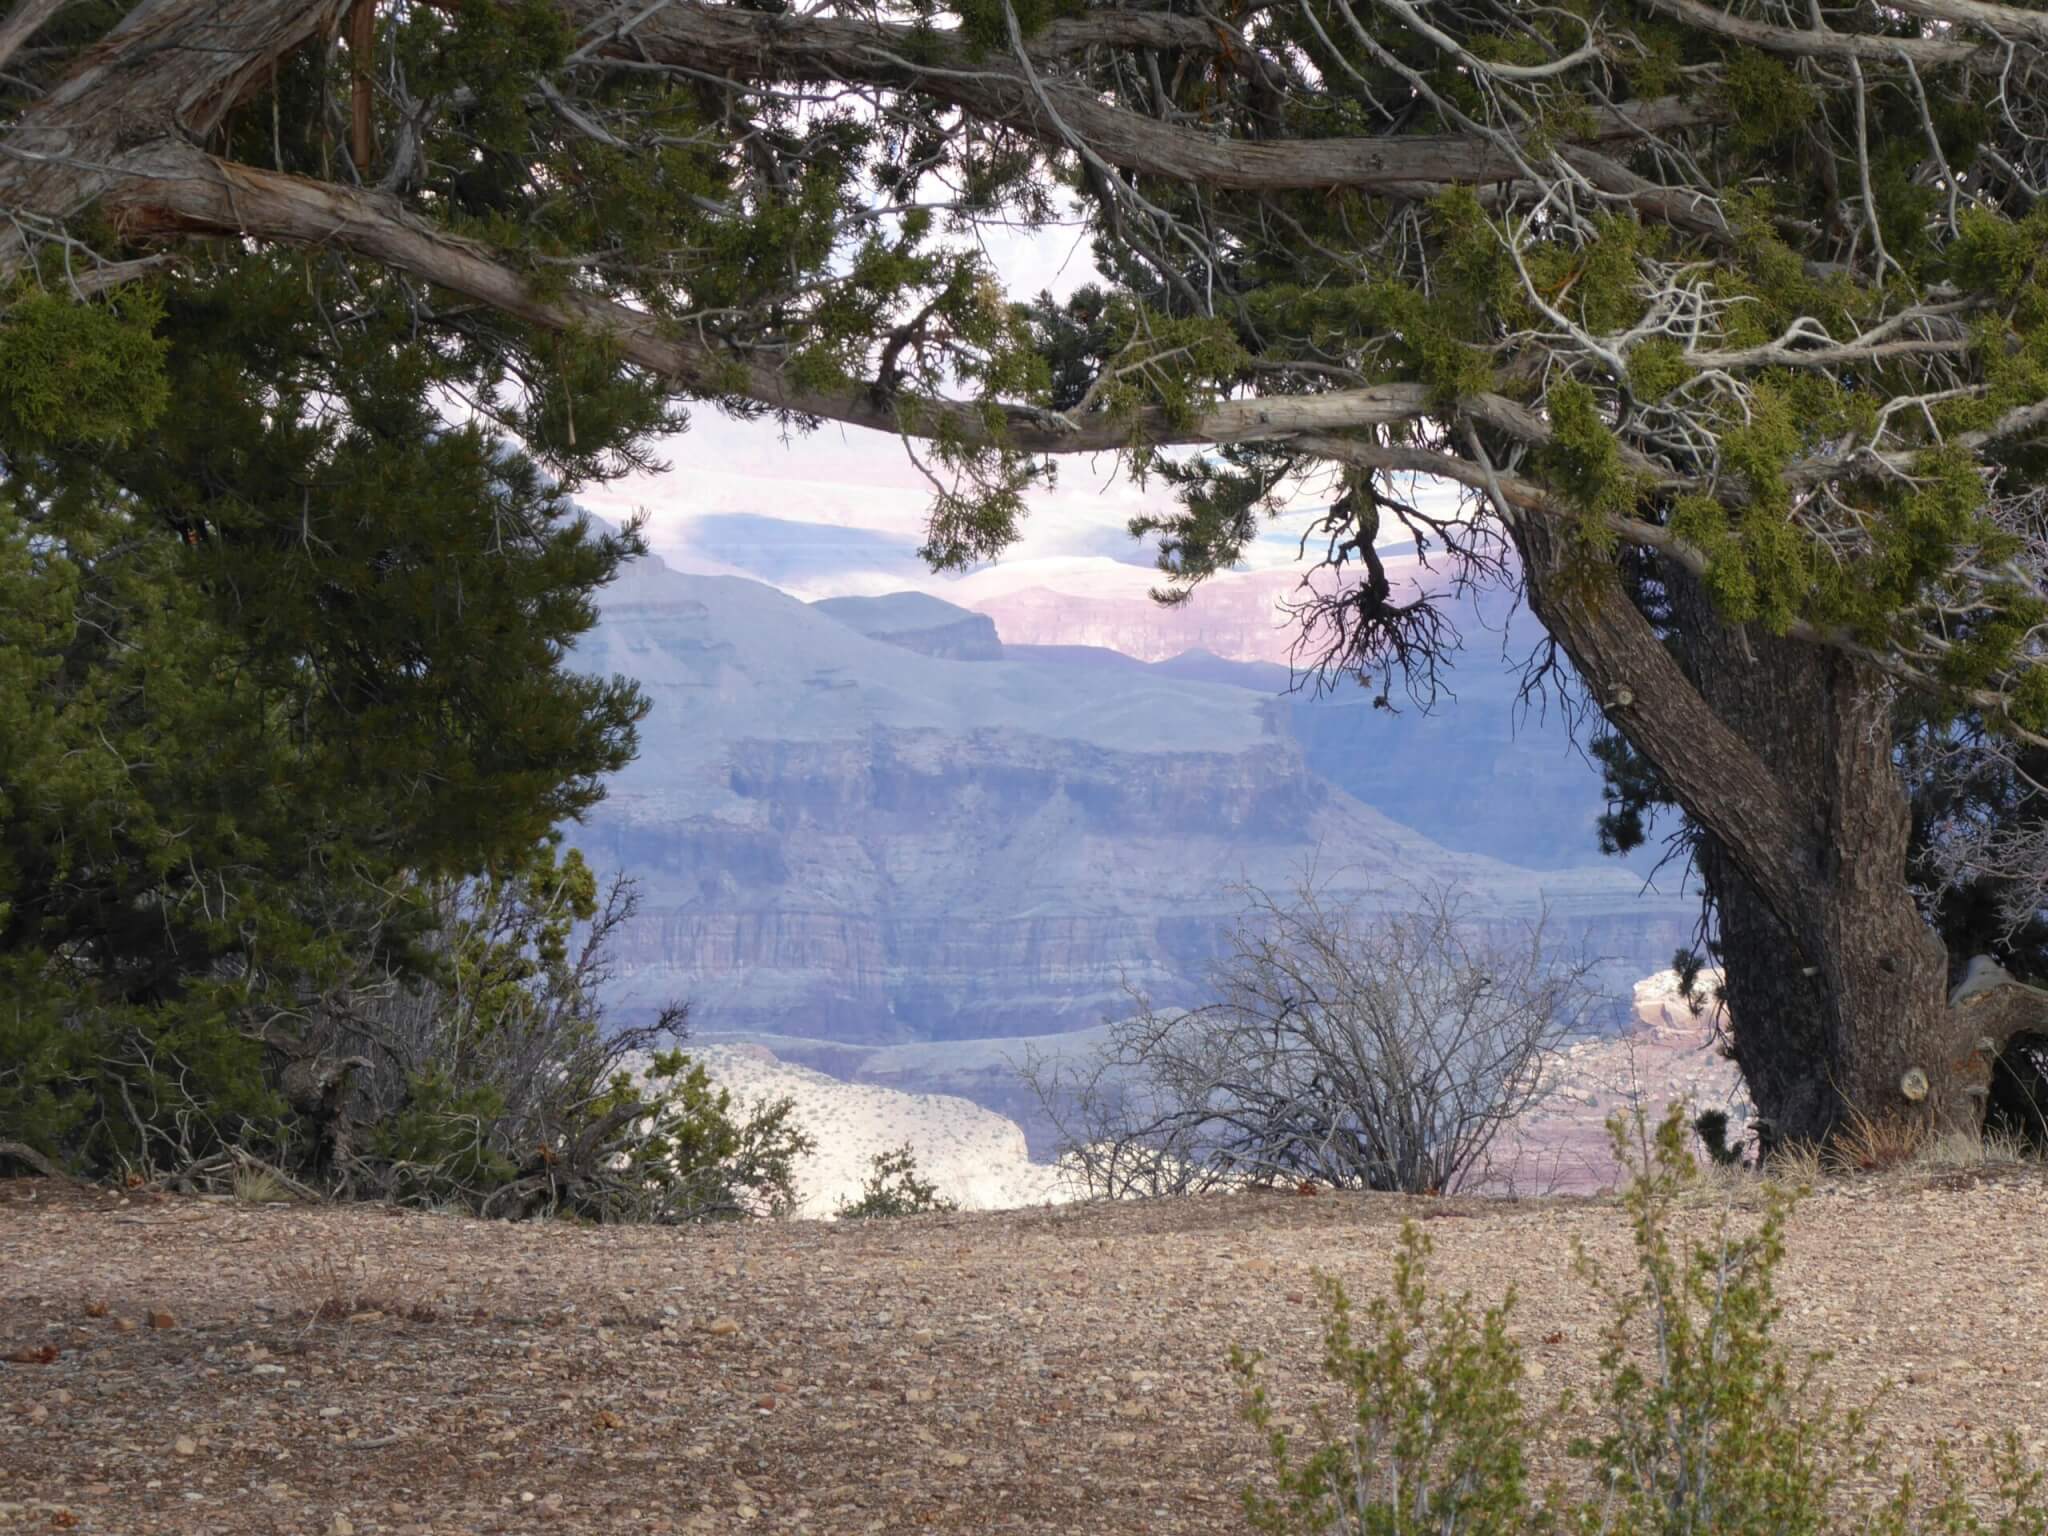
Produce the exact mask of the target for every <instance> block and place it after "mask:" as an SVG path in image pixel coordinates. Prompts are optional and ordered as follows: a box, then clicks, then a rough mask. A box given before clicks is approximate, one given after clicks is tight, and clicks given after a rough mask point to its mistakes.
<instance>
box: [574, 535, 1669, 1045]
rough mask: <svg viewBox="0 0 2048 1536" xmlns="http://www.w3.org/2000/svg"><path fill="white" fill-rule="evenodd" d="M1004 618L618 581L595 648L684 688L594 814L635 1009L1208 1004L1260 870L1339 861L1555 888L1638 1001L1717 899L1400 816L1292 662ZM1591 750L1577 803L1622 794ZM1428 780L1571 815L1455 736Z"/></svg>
mask: <svg viewBox="0 0 2048 1536" xmlns="http://www.w3.org/2000/svg"><path fill="white" fill-rule="evenodd" d="M985 625H986V621H985V620H984V619H982V618H981V617H980V616H979V615H975V614H970V613H967V612H966V611H965V610H962V609H959V608H956V607H953V606H952V605H949V604H946V603H943V602H940V601H938V600H937V599H934V598H929V597H924V596H921V595H918V594H899V595H896V596H891V597H888V598H881V599H863V600H835V601H833V602H829V603H825V604H818V605H806V604H804V603H801V602H798V601H796V600H795V599H793V598H790V597H787V596H785V595H784V594H782V593H780V592H777V591H776V590H774V589H773V588H770V587H766V586H763V585H761V584H759V583H755V582H751V581H746V580H742V579H737V578H732V577H697V576H685V575H682V574H679V573H676V572H673V571H670V570H668V569H666V568H665V567H663V566H662V565H661V563H660V562H659V561H658V560H648V561H645V562H642V563H641V564H640V565H638V566H637V567H636V568H634V569H633V570H632V571H631V572H629V573H628V574H627V575H626V576H625V577H624V578H623V579H622V580H621V581H620V582H619V583H618V585H617V586H616V587H614V588H613V589H612V590H611V591H610V592H609V593H608V594H607V601H606V603H605V608H604V617H603V620H602V622H601V623H600V625H599V626H598V628H597V629H596V630H595V631H594V632H593V633H592V634H591V635H590V636H589V637H588V638H587V640H586V642H585V643H584V644H583V645H582V646H581V647H579V652H578V660H579V662H580V663H581V664H582V665H583V666H585V667H586V668H588V669H589V670H592V671H598V672H605V673H611V672H622V673H626V674H628V675H630V676H633V677H636V678H638V679H639V680H640V681H641V683H642V684H643V686H644V687H645V688H646V690H647V692H648V694H649V696H650V698H651V699H652V700H653V703H654V712H653V714H652V715H651V717H650V718H649V719H648V720H647V722H646V723H645V725H644V727H643V732H642V742H643V745H642V751H641V757H640V760H639V761H638V762H637V763H635V764H634V765H633V766H632V767H631V768H630V769H628V770H627V771H626V772H625V773H624V774H622V775H620V776H619V778H618V779H617V780H616V781H615V782H614V783H613V786H612V789H611V797H610V799H609V800H608V801H607V802H606V803H605V804H604V805H602V806H600V807H599V808H598V810H597V811H596V812H595V813H594V815H593V816H592V818H591V820H590V821H589V823H588V824H587V825H585V826H583V827H580V828H577V829H574V830H573V833H572V836H573V839H574V841H575V842H576V843H578V844H579V845H580V846H582V847H583V848H584V849H585V851H586V852H587V853H588V854H589V855H590V856H591V858H592V859H593V861H594V862H595V863H596V864H597V866H598V867H599V868H600V869H602V870H607V871H609V870H613V869H619V870H623V871H624V872H626V873H628V874H631V875H632V876H634V877H635V878H636V879H637V880H638V881H639V882H640V888H641V894H642V897H643V905H642V908H641V911H640V915H639V917H638V918H637V920H636V921H635V923H634V924H633V925H632V928H631V930H630V931H629V932H628V933H627V934H626V935H625V936H624V943H623V948H622V953H621V955H620V959H621V961H622V965H621V970H620V975H619V977H618V981H617V984H616V986H615V990H614V997H613V1001H614V1005H615V1008H616V1009H617V1011H618V1012H619V1014H620V1015H621V1016H632V1015H634V1014H636V1013H638V1012H639V1011H640V1010H642V1009H645V1008H649V1007H651V1006H653V1005H654V1004H656V1003H658V1002H660V1001H662V1000H665V999H668V998H688V999H690V1000H691V1001H692V1002H693V1003H694V1004H695V1005H696V1011H695V1014H694V1024H695V1027H696V1028H698V1029H699V1030H704V1031H720V1032H728V1031H730V1032H741V1033H752V1034H774V1035H780V1036H791V1037H800V1038H804V1039H808V1040H812V1041H820V1042H835V1041H836V1042H842V1043H869V1044H880V1043H886V1042H910V1041H930V1040H965V1039H972V1038H981V1037H991V1036H1006V1037H1007V1036H1021V1035H1033V1034H1048V1033H1053V1032H1057V1031H1062V1030H1070V1029H1074V1028H1082V1027H1087V1026H1091V1025H1094V1024H1097V1023H1099V1022H1101V1020H1102V1019H1103V1018H1105V1017H1106V1016H1112V1015H1122V1014H1124V1013H1127V1012H1129V1011H1130V1002H1129V998H1128V995H1127V993H1126V991H1125V987H1126V985H1127V984H1128V985H1130V986H1134V987H1137V988H1139V989H1141V990H1143V991H1144V992H1145V993H1147V994H1148V995H1149V996H1150V997H1151V998H1152V999H1153V1000H1154V1001H1155V1002H1157V1003H1160V1004H1171V1003H1180V1002H1190V1001H1195V1000H1197V999H1198V998H1199V997H1200V995H1201V990H1202V986H1203V982H1204V973H1205V971H1206V968H1207V966H1208V964H1209V962H1210V960H1211V959H1212V958H1213V957H1214V956H1215V955H1216V954H1217V953H1218V952H1219V950H1220V947H1221V946H1222V944H1223V943H1224V941H1225V939H1226V937H1227V935H1228V933H1229V931H1230V929H1231V926H1232V924H1233V922H1234V920H1235V918H1236V916H1237V914H1238V913H1239V912H1240V911H1241V910H1242V907H1243V899H1242V896H1241V894H1240V892H1239V890H1238V889H1237V888H1238V887H1239V886H1240V885H1241V884H1242V883H1243V882H1246V881H1249V882H1253V883H1256V884H1259V885H1262V886H1264V887H1266V888H1268V889H1273V890H1284V889H1286V888H1288V887H1289V886H1291V885H1292V884H1294V883H1295V882H1296V881H1297V880H1298V879H1299V877H1300V875H1301V873H1302V871H1303V869H1304V867H1306V866H1309V865H1311V864H1313V866H1314V867H1315V870H1316V872H1317V876H1318V878H1319V879H1320V880H1322V881H1324V882H1327V883H1328V884H1329V885H1331V886H1332V887H1334V888H1335V889H1337V890H1339V891H1342V892H1345V893H1348V894H1350V895H1353V896H1355V897H1356V899H1357V900H1358V901H1359V902H1360V903H1361V905H1362V906H1364V907H1367V908H1371V907H1373V906H1385V905H1388V904H1398V903H1400V902H1401V901H1402V900H1403V896H1402V893H1403V892H1404V891H1405V890H1410V889H1413V888H1414V887H1415V886H1417V885H1427V884H1432V883H1442V882H1455V883H1459V884H1461V885H1462V886H1463V887H1464V888H1465V889H1466V890H1467V892H1468V898H1469V899H1468V906H1469V910H1470V911H1471V913H1472V915H1473V916H1474V918H1475V919H1477V920H1481V921H1484V922H1486V923H1489V924H1497V925H1503V926H1508V927H1511V928H1514V929H1517V930H1518V929H1519V928H1520V927H1521V925H1523V924H1524V923H1526V922H1527V921H1529V920H1530V919H1532V918H1533V917H1534V916H1535V915H1536V913H1537V912H1538V911H1539V910H1541V909H1542V908H1543V907H1544V906H1546V905H1547V906H1548V907H1549V909H1550V910H1551V912H1552V914H1553V918H1554V921H1555V923H1556V924H1557V926H1558V929H1559V931H1561V932H1563V933H1565V934H1567V935H1569V936H1571V937H1574V938H1577V939H1579V940H1580V941H1581V942H1583V943H1584V944H1585V945H1586V947H1587V948H1588V949H1590V950H1591V951H1592V952H1593V953H1595V954H1599V955H1607V956H1612V957H1614V960H1615V964H1614V967H1613V969H1612V976H1613V978H1614V980H1615V981H1616V982H1617V983H1618V984H1619V987H1620V991H1621V993H1622V994H1623V995H1625V993H1626V986H1627V983H1629V982H1632V981H1633V979H1634V978H1635V977H1637V976H1640V975H1643V974H1645V973H1646V972H1648V971H1650V970H1653V969H1655V968H1656V967H1657V966H1658V965H1660V964H1662V963H1664V962H1665V961H1666V960H1667V959H1668V957H1669V955H1670V953H1671V951H1672V950H1673V949H1674V948H1676V947H1677V945H1678V944H1679V943H1680V942H1681V941H1682V940H1683V939H1684V938H1685V937H1686V936H1687V934H1689V932H1690V931H1691V923H1692V918H1693V911H1692V909H1691V907H1690V905H1689V904H1688V903H1686V902H1684V901H1681V900H1678V899H1675V898H1671V897H1663V898H1659V897H1657V896H1654V895H1652V896H1642V895H1640V894H1639V892H1640V886H1641V882H1640V879H1639V877H1638V876H1636V875H1635V874H1632V873H1630V872H1628V871H1626V870H1623V869H1618V868H1612V867H1598V866H1597V865H1595V864H1594V863H1593V859H1592V856H1591V855H1590V854H1589V855H1588V859H1587V863H1588V865H1592V867H1580V868H1575V869H1557V870H1543V871H1535V870H1531V869H1527V868H1521V867H1517V866H1515V865H1513V864H1510V863H1507V862H1503V861H1500V860H1497V859H1493V858H1489V857H1486V856H1484V855H1483V854H1481V853H1478V852H1472V851H1464V852H1453V851H1451V850H1450V849H1448V848H1446V847H1445V846H1443V845H1442V843H1441V841H1439V840H1433V839H1432V838H1430V837H1427V836H1424V835H1422V834H1421V833H1419V832H1417V831H1415V830H1414V829H1413V828H1412V827H1411V826H1409V825H1405V824H1404V822H1403V819H1402V818H1399V817H1396V816H1392V815H1388V814H1385V813H1384V811H1383V809H1375V808H1374V806H1373V805H1371V804H1368V803H1366V801H1365V799H1364V798H1362V797H1361V795H1360V794H1359V793H1358V791H1360V790H1367V789H1370V787H1371V785H1372V782H1373V778H1374V774H1373V771H1372V765H1371V760H1370V756H1369V754H1370V751H1371V750H1372V747H1371V742H1370V740H1369V739H1368V738H1365V737H1361V738H1360V742H1361V743H1363V744H1362V745H1357V746H1353V747H1347V748H1345V749H1344V750H1343V751H1342V752H1338V751H1337V749H1336V748H1326V749H1325V750H1328V751H1330V752H1332V753H1334V754H1335V755H1338V756H1341V757H1343V758H1344V759H1345V760H1346V762H1347V764H1348V766H1349V769H1350V771H1349V772H1347V774H1346V775H1345V783H1344V785H1339V784H1338V783H1335V782H1333V781H1332V778H1331V777H1330V776H1329V775H1328V774H1326V773H1322V772H1318V771H1317V770H1316V768H1315V767H1314V766H1313V765H1312V764H1311V762H1310V761H1309V759H1308V756H1307V754H1306V753H1305V751H1304V748H1303V745H1302V741H1301V739H1300V736H1299V734H1298V732H1297V728H1296V723H1295V719H1294V715H1293V704H1292V703H1291V702H1290V701H1288V700H1286V699H1283V698H1278V697H1275V696H1274V690H1273V688H1272V687H1271V686H1269V685H1270V683H1271V679H1270V678H1268V677H1266V675H1265V674H1264V673H1263V672H1261V673H1258V674H1257V675H1253V676H1247V677H1245V678H1243V679H1237V678H1235V677H1234V676H1232V675H1228V674H1217V675H1214V676H1212V675H1208V674H1203V675H1194V676H1190V675H1185V674H1186V673H1187V672H1189V671H1190V670H1192V671H1195V672H1197V673H1201V672H1202V669H1201V668H1200V667H1187V666H1183V667H1179V668H1175V667H1148V666H1143V665H1140V664H1138V663H1136V662H1132V661H1130V660H1129V659H1128V658H1120V657H1111V658H1107V659H1105V658H1104V657H1102V656H1100V655H1083V656H1078V657H1077V656H1075V655H1073V654H1067V653H1060V654H1049V655H1047V654H1036V653H1033V652H1029V651H1026V652H1023V653H1021V654H1020V653H1018V652H1016V651H1014V650H1009V649H1006V648H1004V647H1002V646H1001V645H1000V643H999V642H997V641H996V640H995V639H994V637H993V635H992V634H990V633H989V631H988V630H987V629H986V627H985ZM974 635H981V636H983V637H984V639H983V640H978V641H973V642H972V644H970V643H969V640H970V638H971V637H972V636H974ZM949 637H950V638H949ZM990 647H994V654H990V650H989V648H990ZM962 649H964V650H966V651H969V652H971V653H972V654H971V656H966V657H963V656H961V655H957V654H949V651H960V650H962ZM1210 671H1211V672H1213V671H1214V669H1213V668H1212V669H1210ZM1247 683H1248V684H1250V685H1249V686H1247V685H1246V684H1247ZM1380 718H1381V719H1382V720H1384V719H1385V716H1384V713H1382V714H1381V717H1380ZM1493 723H1496V724H1497V722H1493ZM1549 745H1550V747H1551V748H1553V749H1556V750H1557V751H1558V752H1560V754H1561V751H1562V748H1561V745H1560V744H1559V743H1557V742H1554V741H1553V742H1551V743H1550V744H1549ZM1417 750H1419V749H1417ZM1403 761H1404V763H1405V764H1406V766H1403V767H1402V768H1401V770H1400V772H1401V774H1402V775H1403V776H1405V777H1404V782H1405V781H1408V780H1413V779H1415V778H1416V776H1417V770H1416V768H1415V764H1414V761H1413V750H1411V751H1410V757H1409V759H1404V760H1403ZM1580 772H1581V773H1582V774H1584V775H1585V776H1584V778H1583V779H1582V780H1581V781H1580V782H1579V788H1578V793H1579V795H1580V797H1581V799H1582V801H1583V802H1585V804H1584V805H1583V806H1581V807H1579V809H1578V810H1576V811H1575V812H1574V814H1580V813H1582V812H1584V810H1585V807H1586V806H1597V784H1596V783H1595V782H1594V781H1593V779H1592V778H1591V776H1590V771H1589V770H1584V769H1583V767H1581V769H1580ZM1532 784H1534V785H1535V789H1536V790H1537V791H1540V792H1532V790H1531V785H1532ZM1425 787H1426V788H1427V790H1428V791H1429V793H1430V794H1432V795H1433V796H1434V797H1435V799H1436V800H1437V801H1440V802H1442V804H1443V805H1444V806H1445V807H1447V808H1449V809H1448V811H1447V814H1451V815H1453V816H1454V815H1455V807H1456V805H1457V804H1458V802H1459V800H1460V798H1461V797H1463V798H1465V799H1466V800H1468V801H1469V803H1471V804H1472V806H1473V808H1474V809H1473V812H1472V814H1473V815H1475V816H1476V815H1479V814H1480V813H1481V809H1482V807H1483V810H1484V814H1486V815H1491V816H1495V817H1499V816H1502V815H1505V816H1507V817H1509V818H1510V819H1514V820H1519V821H1521V822H1528V821H1531V820H1537V819H1540V818H1542V817H1544V816H1546V815H1551V814H1554V811H1553V807H1552V806H1551V805H1550V803H1549V802H1548V801H1546V800H1545V798H1544V796H1545V795H1546V794H1549V793H1550V792H1549V790H1547V789H1545V788H1544V787H1543V785H1542V784H1541V783H1540V782H1538V781H1533V780H1516V779H1514V778H1513V777H1512V776H1507V777H1503V775H1502V774H1501V773H1500V772H1498V771H1496V769H1494V768H1489V769H1488V770H1487V771H1485V772H1480V771H1479V770H1478V769H1477V768H1475V767H1473V765H1472V764H1470V763H1461V762H1459V761H1458V760H1457V759H1456V758H1455V757H1454V756H1446V757H1445V758H1444V759H1443V760H1442V767H1441V769H1440V771H1439V772H1438V774H1437V777H1436V781H1435V782H1434V783H1430V784H1427V785H1426V786H1425ZM1347 790H1348V791H1349V792H1347ZM1497 796H1507V797H1509V801H1508V803H1507V804H1506V805H1505V806H1503V805H1501V804H1498V803H1495V797H1497ZM1553 798H1554V797H1553ZM778 1049H779V1048H778Z"/></svg>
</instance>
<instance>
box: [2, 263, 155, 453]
mask: <svg viewBox="0 0 2048 1536" xmlns="http://www.w3.org/2000/svg"><path fill="white" fill-rule="evenodd" d="M161 317H162V310H161V308H160V306H159V304H158V302H157V299H156V296H155V295H154V294H153V293H151V292H150V291H149V290H148V289H142V288H137V289H131V290H129V291H128V292H125V293H123V294H121V295H120V296H119V297H117V298H115V299H113V300H110V301H109V302H107V303H104V304H78V303H74V302H72V301H71V300H70V299H69V298H67V297H64V296H63V295H61V294H56V293H48V292H44V291H42V290H39V289H29V290H27V291H26V292H20V293H16V294H15V295H13V296H12V297H11V298H8V299H7V300H6V301H5V302H4V303H0V439H10V440H13V441H17V442H19V441H29V442H36V441H46V440H49V439H52V438H63V439H70V440H73V441H78V442H87V443H100V442H110V443H117V444H118V443H125V442H127V441H128V440H129V438H131V437H132V436H133V435H134V434H135V432H136V431H138V430H139V429H141V428H144V427H147V426H149V425H150V424H151V423H152V422H154V421H155V420H156V418H157V417H158V416H159V415H160V414H161V413H162V411H163V408H164V404H165V398H166V393H167V390H166V385H165V382H164V368H163V360H164V342H163V339H162V338H161V337H159V336H158V335H157V334H156V325H157V322H158V320H159V319H160V318H161Z"/></svg>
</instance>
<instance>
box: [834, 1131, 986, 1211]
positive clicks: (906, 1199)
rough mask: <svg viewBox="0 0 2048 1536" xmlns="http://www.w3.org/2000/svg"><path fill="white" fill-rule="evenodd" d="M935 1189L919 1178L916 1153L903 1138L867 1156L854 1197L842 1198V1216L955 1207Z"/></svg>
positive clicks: (941, 1209)
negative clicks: (863, 1178)
mask: <svg viewBox="0 0 2048 1536" xmlns="http://www.w3.org/2000/svg"><path fill="white" fill-rule="evenodd" d="M957 1209H958V1207H957V1206H955V1205H954V1203H953V1202H952V1201H951V1200H948V1199H946V1198H945V1197H944V1196H942V1195H941V1194H940V1193H939V1187H938V1185H936V1184H934V1183H932V1182H931V1181H930V1180H928V1179H924V1178H920V1177H919V1176H918V1172H917V1154H916V1153H914V1152H913V1151H911V1149H910V1143H909V1142H907V1141H906V1142H905V1143H903V1145H902V1146H900V1147H897V1148H896V1149H895V1150H894V1151H891V1152H877V1153H876V1154H875V1155H874V1157H873V1158H872V1159H871V1160H870V1168H869V1172H868V1176H867V1179H866V1181H865V1182H864V1183H863V1184H862V1185H861V1187H860V1198H859V1199H858V1200H851V1201H847V1200H842V1201H841V1202H840V1203H839V1215H840V1218H841V1219H842V1220H855V1221H857V1220H864V1219H866V1218H867V1217H870V1216H921V1215H923V1214H924V1213H925V1212H927V1211H951V1210H957Z"/></svg>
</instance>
